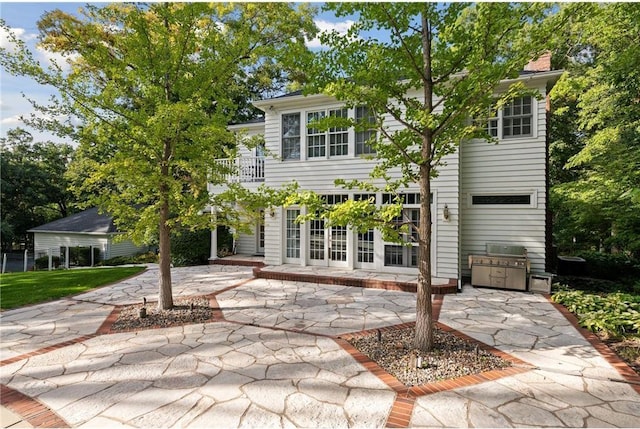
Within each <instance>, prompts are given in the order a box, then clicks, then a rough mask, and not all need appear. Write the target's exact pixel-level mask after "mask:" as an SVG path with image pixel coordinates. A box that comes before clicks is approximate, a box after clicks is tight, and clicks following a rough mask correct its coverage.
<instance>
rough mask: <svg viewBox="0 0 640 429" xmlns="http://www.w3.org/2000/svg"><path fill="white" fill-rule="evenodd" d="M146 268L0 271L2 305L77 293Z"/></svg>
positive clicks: (44, 299) (18, 305) (14, 304)
mask: <svg viewBox="0 0 640 429" xmlns="http://www.w3.org/2000/svg"><path fill="white" fill-rule="evenodd" d="M144 269H145V268H144V267H117V268H90V269H81V270H55V271H34V272H26V273H8V274H2V275H0V308H1V309H2V310H8V309H11V308H16V307H21V306H23V305H27V304H37V303H40V302H45V301H51V300H54V299H58V298H62V297H65V296H69V295H75V294H78V293H82V292H85V291H88V290H91V289H95V288H97V287H100V286H104V285H106V284H109V283H114V282H117V281H118V280H122V279H124V278H126V277H130V276H132V275H134V274H137V273H139V272H141V271H143V270H144Z"/></svg>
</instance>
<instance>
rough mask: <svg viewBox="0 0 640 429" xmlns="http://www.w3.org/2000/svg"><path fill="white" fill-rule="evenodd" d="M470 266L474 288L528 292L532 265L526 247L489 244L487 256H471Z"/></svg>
mask: <svg viewBox="0 0 640 429" xmlns="http://www.w3.org/2000/svg"><path fill="white" fill-rule="evenodd" d="M469 266H470V267H471V284H472V285H473V286H488V287H494V288H500V289H511V290H527V274H528V273H529V271H530V268H531V265H530V263H529V258H528V257H527V249H525V248H524V246H518V245H513V244H504V243H487V245H486V254H485V255H469Z"/></svg>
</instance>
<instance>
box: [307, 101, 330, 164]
mask: <svg viewBox="0 0 640 429" xmlns="http://www.w3.org/2000/svg"><path fill="white" fill-rule="evenodd" d="M322 118H324V111H323V112H309V113H307V125H309V124H310V123H312V122H314V121H319V120H321V119H322ZM325 138H326V136H325V133H324V131H320V130H319V129H317V128H307V156H308V157H309V158H318V157H324V156H326V143H325Z"/></svg>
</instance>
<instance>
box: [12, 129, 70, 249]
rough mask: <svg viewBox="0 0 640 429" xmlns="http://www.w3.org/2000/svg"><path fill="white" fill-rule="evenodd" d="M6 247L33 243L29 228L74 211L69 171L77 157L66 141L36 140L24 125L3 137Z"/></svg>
mask: <svg viewBox="0 0 640 429" xmlns="http://www.w3.org/2000/svg"><path fill="white" fill-rule="evenodd" d="M0 147H1V151H2V154H1V156H0V171H1V172H2V176H1V178H0V190H1V198H2V248H3V249H4V250H9V249H10V248H11V245H12V244H14V243H25V244H27V247H29V246H28V244H29V240H28V239H29V237H28V234H27V230H29V229H31V228H34V227H36V226H38V225H42V224H44V223H47V222H50V221H52V220H55V219H57V218H60V217H65V216H68V215H70V214H71V213H72V210H73V207H71V206H72V205H73V202H74V199H73V195H72V194H71V192H70V191H69V190H68V186H69V183H68V182H67V180H66V179H65V176H64V175H65V172H66V170H67V168H68V165H69V162H70V161H71V158H72V156H73V152H74V151H73V148H72V147H71V146H70V145H66V144H55V143H52V142H34V139H33V137H32V136H31V134H30V133H28V132H27V131H25V130H23V129H22V128H15V129H11V130H9V131H8V132H7V136H6V137H4V138H1V139H0Z"/></svg>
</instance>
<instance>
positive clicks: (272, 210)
mask: <svg viewBox="0 0 640 429" xmlns="http://www.w3.org/2000/svg"><path fill="white" fill-rule="evenodd" d="M275 215H276V211H275V210H274V209H273V207H270V208H269V216H271V217H274V216H275Z"/></svg>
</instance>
